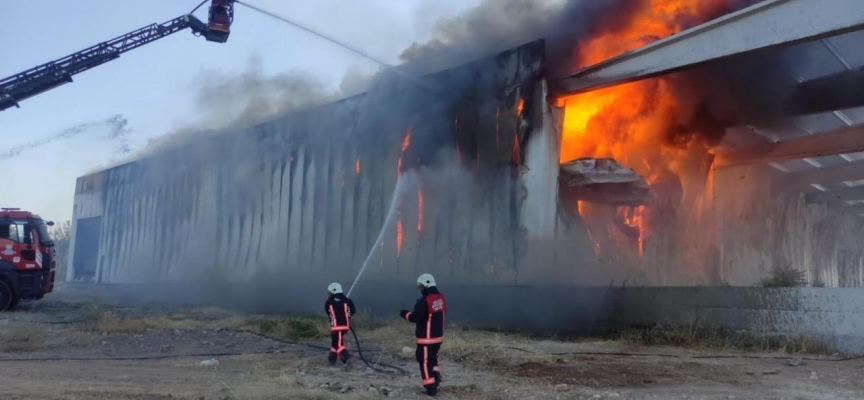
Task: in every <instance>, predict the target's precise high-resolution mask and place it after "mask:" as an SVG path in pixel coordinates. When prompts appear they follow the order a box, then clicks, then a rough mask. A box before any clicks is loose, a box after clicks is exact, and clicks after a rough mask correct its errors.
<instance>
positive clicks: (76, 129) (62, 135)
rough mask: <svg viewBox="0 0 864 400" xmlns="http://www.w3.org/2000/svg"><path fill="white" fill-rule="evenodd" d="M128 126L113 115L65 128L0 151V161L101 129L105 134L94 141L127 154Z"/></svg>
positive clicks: (120, 117)
mask: <svg viewBox="0 0 864 400" xmlns="http://www.w3.org/2000/svg"><path fill="white" fill-rule="evenodd" d="M128 124H129V123H128V121H126V118H123V116H122V115H115V116H113V117H111V118H108V119H105V120H102V121H98V122H88V123H83V124H79V125H75V126H72V127H69V128H66V129H64V130H62V131H60V132H57V133H55V134H53V135H51V136H48V137H44V138H42V139H37V140H33V141H30V142H27V143H24V144H22V145H19V146H15V147H12V148H8V149H5V150H0V161H2V160H8V159H10V158H13V157H16V156H18V155H20V154H21V153H24V152H27V151H30V150H33V149H37V148H40V147H43V146H47V145H49V144H52V143H54V142H58V141H62V140H66V139H71V138H74V137H78V136H80V135H83V134H86V133H89V132H94V131H99V130H102V129H107V132H106V133H104V134H102V135H99V136H97V137H96V139H97V140H105V141H110V142H113V143H114V144H115V146H116V152H117V153H118V154H127V153H129V151H130V148H129V137H128V135H129V133H130V132H131V131H130V129H129V128H128Z"/></svg>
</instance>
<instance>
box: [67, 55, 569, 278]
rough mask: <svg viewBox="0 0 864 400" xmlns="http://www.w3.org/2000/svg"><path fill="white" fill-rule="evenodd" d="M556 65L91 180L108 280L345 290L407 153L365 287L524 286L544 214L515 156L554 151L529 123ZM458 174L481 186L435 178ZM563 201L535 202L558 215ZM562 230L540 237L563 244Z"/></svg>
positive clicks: (257, 129)
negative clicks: (529, 216) (528, 202)
mask: <svg viewBox="0 0 864 400" xmlns="http://www.w3.org/2000/svg"><path fill="white" fill-rule="evenodd" d="M542 65H543V43H542V42H535V43H531V44H528V45H526V46H523V47H520V48H518V49H515V50H512V51H509V52H506V53H502V54H501V55H499V56H497V57H494V58H491V59H488V60H484V61H480V62H478V63H475V64H470V65H467V66H463V67H459V68H456V69H453V70H448V71H444V72H441V73H438V74H434V75H431V76H429V77H426V78H424V81H426V82H429V83H431V84H432V86H433V87H436V88H440V89H441V90H443V91H446V93H445V94H444V95H443V97H445V98H446V100H445V101H441V100H440V97H441V96H442V94H441V93H436V94H430V93H428V92H425V91H424V90H425V89H419V88H417V87H415V86H412V85H407V84H399V83H394V84H392V85H395V87H390V88H389V89H388V90H384V91H377V92H370V93H368V94H364V95H360V96H356V97H352V98H349V99H345V100H342V101H339V102H336V103H332V104H329V105H326V106H323V107H320V108H316V109H312V110H308V111H304V112H301V113H298V114H294V115H288V116H284V117H281V118H279V119H276V120H272V121H268V122H265V123H262V124H260V125H257V126H254V127H252V128H248V129H244V130H240V131H234V132H227V133H223V134H218V135H216V134H213V135H206V134H202V135H201V137H199V138H196V139H195V140H193V141H191V143H188V144H186V145H184V146H182V147H180V148H176V149H173V150H168V151H164V152H161V153H158V154H155V155H153V156H150V157H148V158H146V159H142V160H138V161H135V162H132V163H130V164H126V165H122V166H119V167H116V168H113V169H110V170H106V171H101V172H98V173H96V174H93V175H89V176H86V177H82V178H80V179H79V185H78V186H79V190H78V191H77V192H76V193H77V194H76V198H75V201H76V205H75V207H76V208H75V210H76V215H75V217H74V218H75V219H79V218H84V217H85V216H92V215H102V216H103V231H102V232H103V235H102V240H101V242H100V244H99V246H100V254H102V255H104V262H103V263H101V264H100V266H99V273H98V275H99V276H100V277H101V278H100V279H101V281H102V282H112V283H141V282H162V281H167V282H185V281H194V280H207V279H219V280H227V281H231V280H242V281H249V280H259V279H267V277H268V276H273V275H272V274H278V273H285V272H286V271H287V272H290V274H289V276H296V277H297V279H302V278H303V277H309V276H311V277H314V278H316V279H317V278H320V279H339V280H343V281H347V280H350V279H351V278H353V277H354V275H355V274H356V272H357V271H358V270H359V268H360V267H361V265H362V264H363V262H364V260H365V259H366V257H367V255H368V254H369V250H370V248H371V247H372V246H373V245H374V244H375V242H376V239H377V238H378V236H379V233H380V232H381V229H382V226H383V225H384V223H385V220H386V218H387V214H388V209H389V206H390V202H391V198H392V196H393V194H394V189H395V188H396V186H397V175H398V172H397V165H398V164H399V160H400V158H401V159H402V165H403V179H410V180H411V181H412V182H413V183H410V184H405V187H406V188H407V189H406V190H404V191H403V192H402V193H401V194H400V196H399V199H398V202H397V203H398V218H394V221H393V223H391V224H388V226H387V227H385V231H384V232H383V238H384V240H383V242H382V243H381V244H379V247H378V249H377V253H376V254H375V255H374V257H373V258H372V262H371V263H370V264H371V265H370V267H369V269H368V271H367V273H366V274H367V275H366V276H365V278H364V279H369V280H378V281H399V282H401V281H408V280H412V279H414V278H415V277H416V274H418V273H420V272H425V271H431V272H433V273H437V274H443V275H444V276H447V277H448V278H450V279H454V280H459V281H461V282H465V283H468V282H475V283H494V282H496V281H501V282H506V283H514V282H515V283H523V282H520V281H519V279H518V274H517V273H516V271H517V270H518V269H520V268H530V265H528V264H527V263H525V260H523V259H522V257H521V256H520V254H519V252H518V251H517V250H516V249H520V248H524V246H525V245H524V244H519V243H516V242H519V241H523V240H524V234H522V233H521V232H522V231H523V230H524V229H525V228H524V227H523V226H522V223H520V221H522V220H523V219H524V218H522V217H520V215H521V214H522V213H525V212H532V213H535V214H536V213H537V212H538V210H530V209H526V208H524V207H523V205H524V194H523V193H524V187H525V186H526V182H524V181H523V179H526V178H524V176H523V175H521V174H520V173H519V169H518V167H517V166H513V165H511V153H512V146H513V141H514V137H516V138H518V139H517V140H519V141H520V147H523V146H525V145H526V143H530V142H531V141H532V140H542V141H544V142H546V141H548V138H547V137H546V135H548V133H547V134H540V133H539V132H532V130H531V129H532V127H531V125H530V121H528V120H530V118H526V119H523V120H521V122H520V119H519V117H518V116H517V115H516V105H517V103H518V101H519V98H520V96H524V97H525V100H526V102H535V103H537V104H533V106H534V107H535V109H541V110H542V109H545V108H547V105H546V103H545V96H544V95H542V94H538V95H536V96H532V95H531V93H532V92H533V91H534V90H535V87H538V82H540V79H541V76H540V75H539V74H540V73H541V71H542ZM481 72H482V73H481ZM406 85H407V86H406ZM540 86H541V87H542V86H543V85H540ZM523 93H524V94H523ZM537 114H538V115H541V114H543V112H542V111H541V112H538V113H537ZM543 125H544V124H543V123H539V121H538V126H539V127H540V128H539V129H543V128H542V127H543ZM409 129H410V130H411V135H412V136H411V145H410V146H409V148H408V149H407V150H406V151H404V152H403V150H402V145H403V140H404V139H405V135H406V132H407V131H409ZM541 147H542V148H544V149H548V150H547V151H546V152H543V151H540V152H537V155H534V157H551V160H552V162H557V148H554V146H553V147H552V148H550V147H549V146H548V144H543V145H541ZM546 153H549V154H546ZM358 164H359V172H358V170H357V168H358ZM454 164H455V165H459V166H460V167H461V168H462V171H470V174H467V175H471V178H470V179H473V180H471V182H473V184H472V185H470V187H469V186H466V188H465V190H461V189H460V190H459V191H458V192H454V190H455V189H453V188H448V187H447V186H448V185H447V182H446V181H445V182H443V183H444V185H442V182H435V181H436V179H437V180H442V178H441V176H442V175H441V174H439V173H438V172H437V171H439V170H441V169H444V168H451V167H452V165H454ZM540 164H543V162H541V163H540ZM540 164H538V165H540ZM555 172H557V171H555ZM409 175H410V176H411V178H405V177H408V176H409ZM418 177H419V178H418ZM529 178H530V177H529ZM100 179H102V180H104V181H105V182H104V184H100V183H99V182H100ZM466 179H467V178H466ZM531 179H533V178H531ZM541 179H542V181H543V182H549V181H553V182H554V181H556V180H557V176H555V177H552V178H550V179H545V178H542V177H541ZM417 182H420V183H417ZM539 184H541V185H543V184H544V183H539ZM416 185H420V188H418V187H417V186H416ZM85 188H86V189H85ZM442 188H443V189H442ZM420 190H423V194H424V201H423V203H424V204H423V222H422V231H421V230H418V225H419V223H420V214H421V213H420V204H419V196H420ZM97 193H98V194H97ZM553 197H554V196H553ZM545 200H549V199H545ZM554 201H555V200H554V198H553V199H551V203H550V202H549V201H545V202H544V201H543V200H541V201H537V202H535V203H536V205H534V206H532V207H542V208H545V207H550V206H551V207H553V210H554V206H555V204H554ZM533 218H534V219H533V220H536V218H537V217H536V216H535V217H533ZM397 219H401V222H402V223H401V225H402V248H401V252H399V251H398V249H397V238H396V236H397V232H396V230H397V229H396V223H395V221H396V220H397ZM552 219H553V220H554V211H553V213H552ZM552 222H553V223H554V221H552ZM549 223H550V221H542V224H541V225H540V226H544V230H545V233H538V234H541V235H542V234H554V232H553V233H550V232H548V231H549V229H547V228H545V227H548V226H549V225H548V224H549ZM73 240H74V239H73ZM70 273H71V272H70ZM70 276H71V275H70ZM283 276H284V275H283ZM331 277H332V278H331Z"/></svg>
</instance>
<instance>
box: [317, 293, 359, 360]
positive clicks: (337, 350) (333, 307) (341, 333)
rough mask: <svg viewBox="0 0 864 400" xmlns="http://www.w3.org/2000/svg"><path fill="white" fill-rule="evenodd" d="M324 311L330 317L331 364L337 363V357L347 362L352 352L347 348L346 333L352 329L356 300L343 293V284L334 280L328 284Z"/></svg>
mask: <svg viewBox="0 0 864 400" xmlns="http://www.w3.org/2000/svg"><path fill="white" fill-rule="evenodd" d="M324 311H325V312H327V316H328V317H329V318H330V357H329V358H328V360H329V361H330V365H335V364H336V358H339V359H340V360H342V363H347V362H348V359H349V358H351V354H349V353H348V350H346V349H345V334H346V333H348V330H350V329H351V317H352V316H353V315H354V312H355V311H356V309H355V308H354V302H353V301H351V299H349V298H348V297H346V296H345V295H344V294H342V285H340V284H338V283H335V282H334V283H331V284H330V286H327V302H326V303H324Z"/></svg>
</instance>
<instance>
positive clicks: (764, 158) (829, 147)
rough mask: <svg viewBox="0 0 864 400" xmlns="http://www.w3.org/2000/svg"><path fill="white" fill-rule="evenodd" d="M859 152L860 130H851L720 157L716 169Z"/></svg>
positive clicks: (863, 145) (862, 145)
mask: <svg viewBox="0 0 864 400" xmlns="http://www.w3.org/2000/svg"><path fill="white" fill-rule="evenodd" d="M861 151H864V126H853V127H848V128H841V129H837V130H834V131H830V132H825V133H817V134H815V135H809V136H802V137H799V138H795V139H790V140H784V141H781V142H777V143H767V144H764V145H759V146H754V147H749V148H745V149H741V150H736V151H733V152H731V153H727V154H721V155H720V156H719V157H718V163H717V166H721V167H726V166H733V165H745V164H762V163H768V162H777V161H785V160H798V159H802V158H809V157H822V156H833V155H838V154H848V153H857V152H861Z"/></svg>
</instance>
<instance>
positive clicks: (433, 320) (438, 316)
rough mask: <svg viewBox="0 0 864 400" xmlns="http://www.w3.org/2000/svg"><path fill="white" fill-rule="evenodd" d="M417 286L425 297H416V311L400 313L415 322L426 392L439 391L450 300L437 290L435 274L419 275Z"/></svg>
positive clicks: (421, 373) (419, 361) (431, 394)
mask: <svg viewBox="0 0 864 400" xmlns="http://www.w3.org/2000/svg"><path fill="white" fill-rule="evenodd" d="M417 287H418V288H419V289H420V292H421V293H422V294H423V298H421V299H419V300H417V304H415V305H414V311H408V310H402V311H400V312H399V315H400V316H401V317H402V318H405V320H406V321H408V322H411V323H414V324H416V328H415V332H414V336H416V337H417V352H416V356H417V362H418V363H419V364H420V376H421V378H422V379H423V387H424V388H426V394H428V395H429V396H435V395H436V394H438V385H439V384H440V383H441V368H440V366H439V365H438V351H439V350H440V349H441V343H443V342H444V314H445V313H446V312H447V300H446V299H444V295H443V294H441V293H440V292H438V288H437V287H436V286H435V278H434V277H433V276H432V275H430V274H423V275H420V277H418V278H417Z"/></svg>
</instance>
